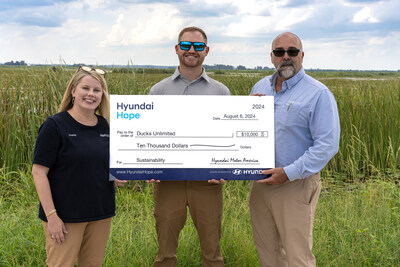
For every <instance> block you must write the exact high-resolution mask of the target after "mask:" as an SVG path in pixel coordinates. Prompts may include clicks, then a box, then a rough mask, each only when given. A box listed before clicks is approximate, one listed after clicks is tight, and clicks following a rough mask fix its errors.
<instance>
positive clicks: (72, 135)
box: [68, 134, 76, 137]
mask: <svg viewBox="0 0 400 267" xmlns="http://www.w3.org/2000/svg"><path fill="white" fill-rule="evenodd" d="M68 136H71V137H76V134H68Z"/></svg>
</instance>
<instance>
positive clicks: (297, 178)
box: [250, 32, 340, 266]
mask: <svg viewBox="0 0 400 267" xmlns="http://www.w3.org/2000/svg"><path fill="white" fill-rule="evenodd" d="M303 57H304V52H303V50H302V43H301V40H300V39H299V37H298V36H297V35H295V34H293V33H288V32H286V33H282V34H280V35H278V36H277V37H276V38H275V39H274V41H273V43H272V52H271V61H272V63H273V64H274V66H275V68H276V72H275V73H274V74H273V75H271V76H268V77H265V78H263V79H262V80H260V81H259V82H258V83H257V84H256V85H255V86H254V87H253V89H252V91H251V94H252V95H272V96H274V103H275V104H274V114H275V122H274V123H275V168H274V169H269V170H265V171H263V173H264V174H266V175H270V177H269V178H266V179H263V180H259V181H257V182H253V183H252V188H251V194H250V214H251V220H252V227H253V237H254V242H255V244H256V247H257V252H258V256H259V259H260V264H261V266H287V265H288V264H289V266H315V257H314V255H313V253H312V228H313V221H314V214H315V209H316V206H317V202H318V197H319V193H320V191H321V182H320V175H319V172H320V171H321V169H322V168H323V167H324V166H325V165H326V164H327V163H328V161H329V160H330V159H331V158H332V157H333V156H334V155H335V154H336V153H337V152H338V147H339V135H340V124H339V115H338V110H337V105H336V101H335V98H334V97H333V95H332V93H331V92H330V91H329V89H328V88H327V87H326V86H325V85H323V84H322V83H320V82H318V81H317V80H315V79H313V78H312V77H310V76H308V75H307V74H305V72H304V69H303V66H302V63H303Z"/></svg>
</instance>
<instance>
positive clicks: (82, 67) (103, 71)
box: [78, 66, 106, 75]
mask: <svg viewBox="0 0 400 267" xmlns="http://www.w3.org/2000/svg"><path fill="white" fill-rule="evenodd" d="M79 70H84V71H86V72H91V71H94V72H97V73H98V74H100V75H104V74H106V71H105V70H102V69H96V68H92V67H89V66H79V69H78V71H79Z"/></svg>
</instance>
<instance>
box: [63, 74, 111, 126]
mask: <svg viewBox="0 0 400 267" xmlns="http://www.w3.org/2000/svg"><path fill="white" fill-rule="evenodd" d="M85 76H91V77H93V78H95V79H96V80H97V81H99V83H100V85H101V87H102V89H103V96H102V97H101V103H100V105H99V106H98V107H97V109H96V114H97V115H100V116H103V117H104V118H105V119H106V120H107V121H108V122H110V96H109V94H108V87H107V82H106V80H105V79H104V77H103V75H100V74H98V73H97V72H95V71H90V72H89V71H84V70H82V69H78V70H77V71H76V72H75V74H74V75H73V76H72V78H71V80H70V81H69V83H68V87H67V90H65V92H64V96H63V99H62V100H61V103H60V106H59V107H58V112H61V111H66V110H69V109H71V108H72V106H73V105H74V104H73V103H72V90H73V89H74V88H76V86H77V85H78V84H79V83H80V81H81V80H82V78H83V77H85Z"/></svg>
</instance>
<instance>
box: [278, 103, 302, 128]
mask: <svg viewBox="0 0 400 267" xmlns="http://www.w3.org/2000/svg"><path fill="white" fill-rule="evenodd" d="M282 108H283V110H282V113H284V114H285V116H284V124H285V125H287V126H302V127H307V126H308V119H307V108H306V107H304V106H303V105H302V104H301V103H297V102H289V103H286V105H285V106H283V107H282Z"/></svg>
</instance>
